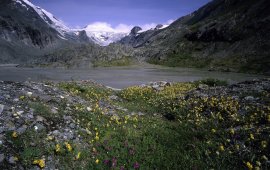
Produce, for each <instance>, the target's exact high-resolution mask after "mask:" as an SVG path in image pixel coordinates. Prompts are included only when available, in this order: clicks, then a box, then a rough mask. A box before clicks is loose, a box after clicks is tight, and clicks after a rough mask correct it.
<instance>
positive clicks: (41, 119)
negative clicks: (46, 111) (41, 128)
mask: <svg viewBox="0 0 270 170" xmlns="http://www.w3.org/2000/svg"><path fill="white" fill-rule="evenodd" d="M36 120H37V122H45V121H46V119H45V118H44V117H42V116H37V117H36Z"/></svg>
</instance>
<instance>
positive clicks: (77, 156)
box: [75, 152, 81, 160]
mask: <svg viewBox="0 0 270 170" xmlns="http://www.w3.org/2000/svg"><path fill="white" fill-rule="evenodd" d="M80 157H81V152H78V154H77V155H76V157H75V160H78V159H80Z"/></svg>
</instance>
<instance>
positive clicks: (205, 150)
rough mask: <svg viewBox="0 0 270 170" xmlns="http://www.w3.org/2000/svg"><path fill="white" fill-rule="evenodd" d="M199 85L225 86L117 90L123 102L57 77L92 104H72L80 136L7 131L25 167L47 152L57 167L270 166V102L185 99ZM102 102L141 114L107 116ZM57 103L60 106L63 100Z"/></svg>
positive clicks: (98, 88)
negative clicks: (61, 138)
mask: <svg viewBox="0 0 270 170" xmlns="http://www.w3.org/2000/svg"><path fill="white" fill-rule="evenodd" d="M200 83H205V84H208V85H209V86H218V85H226V83H225V82H223V81H218V80H212V79H208V80H203V81H200V82H195V83H175V84H173V85H172V86H168V87H164V89H163V90H160V91H156V90H154V89H152V88H148V87H137V86H135V87H129V88H127V89H124V90H122V91H120V92H117V94H116V95H118V96H119V97H120V98H121V99H122V101H110V99H109V96H110V95H112V94H115V93H116V92H113V91H110V90H107V89H105V88H103V87H101V86H96V85H89V84H87V85H86V84H77V83H61V84H60V85H59V87H61V88H62V89H64V90H66V91H67V92H69V93H70V94H71V95H75V96H76V95H77V96H80V97H82V98H84V99H86V100H88V101H89V103H91V108H92V109H91V111H89V110H87V109H86V107H87V106H84V105H79V104H74V105H71V106H70V108H72V112H71V113H70V116H72V117H73V118H74V119H75V122H76V124H77V125H79V126H80V127H82V128H83V129H84V130H79V131H78V135H80V139H81V141H80V142H76V143H75V142H73V141H68V140H66V141H59V140H55V139H50V140H49V139H48V136H46V133H45V132H41V133H36V132H35V131H29V132H27V133H26V134H25V135H23V136H19V137H17V138H12V137H11V136H12V134H7V136H9V137H10V138H11V139H10V140H13V141H14V146H12V147H13V148H16V150H17V151H18V153H19V155H18V156H19V158H20V160H21V161H23V162H24V165H25V166H26V167H28V166H29V165H30V164H31V163H32V162H33V160H36V159H41V158H42V155H51V156H52V157H53V159H54V160H58V161H59V163H58V164H57V165H56V168H58V169H108V170H109V169H162V170H163V169H168V170H169V169H255V168H256V169H269V168H270V167H269V163H268V162H267V159H268V158H269V156H270V155H269V135H270V134H269V122H270V115H269V112H270V107H269V101H267V100H266V101H265V103H264V105H256V104H255V105H253V104H242V103H240V102H239V101H237V100H236V99H233V98H232V97H231V96H209V97H203V98H201V97H194V96H190V97H189V98H185V94H186V93H187V92H189V91H190V90H193V89H195V88H197V87H198V86H199V84H200ZM264 95H265V96H270V94H269V92H265V93H264ZM100 101H106V102H108V103H109V104H111V105H113V106H119V105H121V106H125V107H126V108H127V109H128V112H132V111H134V112H135V113H138V112H143V113H145V114H144V115H142V116H139V115H137V114H134V115H131V114H128V113H126V112H124V111H118V112H117V115H108V114H106V113H107V110H106V109H107V108H106V107H103V106H102V105H100V104H99V103H100ZM32 106H33V107H35V109H36V110H39V111H38V113H39V114H41V113H43V111H44V113H46V115H51V113H50V110H49V109H48V108H47V107H46V106H44V104H41V103H36V104H34V105H32ZM247 106H248V107H247ZM59 109H60V110H64V109H65V107H64V104H63V107H59ZM243 109H246V110H245V114H242V112H240V111H242V110H243ZM60 113H61V111H60ZM47 118H49V117H47ZM170 118H173V119H170ZM169 119H170V120H169ZM15 141H17V142H18V143H17V144H16V145H15V143H16V142H15ZM33 141H34V143H35V145H36V147H33V146H32V145H31V142H33ZM67 144H68V145H69V147H70V149H68V148H69V147H67ZM57 148H59V149H57ZM19 150H20V151H19ZM251 166H252V168H251Z"/></svg>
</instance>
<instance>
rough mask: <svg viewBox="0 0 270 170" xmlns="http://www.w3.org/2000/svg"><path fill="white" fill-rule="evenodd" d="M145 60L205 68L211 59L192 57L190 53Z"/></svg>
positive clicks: (161, 63)
mask: <svg viewBox="0 0 270 170" xmlns="http://www.w3.org/2000/svg"><path fill="white" fill-rule="evenodd" d="M147 62H149V63H151V64H158V65H165V66H169V67H195V68H205V67H207V66H209V64H210V62H211V59H210V58H209V59H206V58H194V57H191V56H190V54H171V55H169V56H168V57H167V58H166V59H164V60H158V59H156V58H151V59H149V60H148V61H147Z"/></svg>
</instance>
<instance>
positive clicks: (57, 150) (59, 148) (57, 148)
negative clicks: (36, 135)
mask: <svg viewBox="0 0 270 170" xmlns="http://www.w3.org/2000/svg"><path fill="white" fill-rule="evenodd" d="M60 150H61V146H60V145H59V144H56V145H55V152H60Z"/></svg>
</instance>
